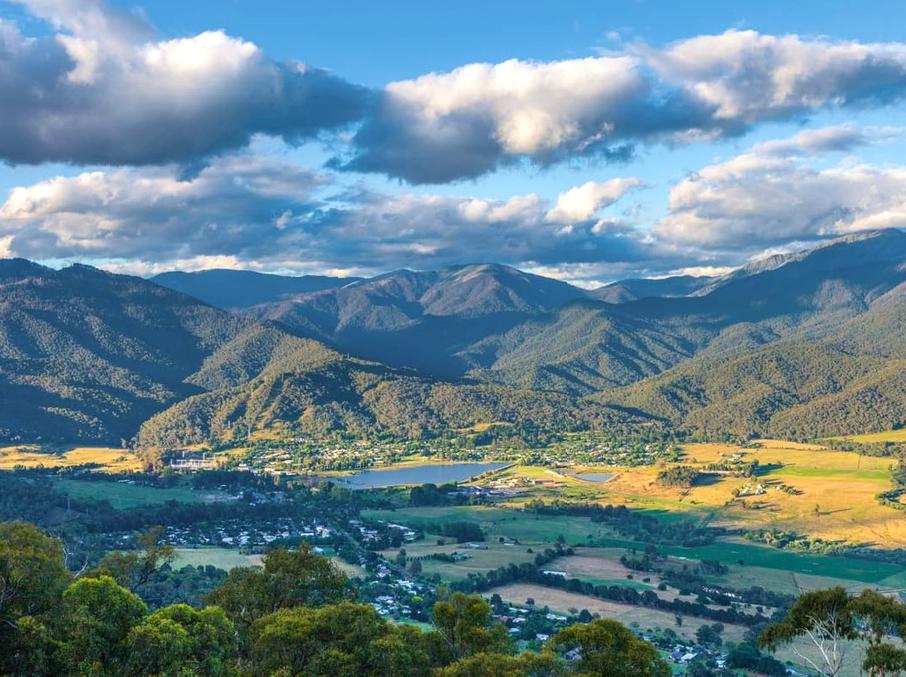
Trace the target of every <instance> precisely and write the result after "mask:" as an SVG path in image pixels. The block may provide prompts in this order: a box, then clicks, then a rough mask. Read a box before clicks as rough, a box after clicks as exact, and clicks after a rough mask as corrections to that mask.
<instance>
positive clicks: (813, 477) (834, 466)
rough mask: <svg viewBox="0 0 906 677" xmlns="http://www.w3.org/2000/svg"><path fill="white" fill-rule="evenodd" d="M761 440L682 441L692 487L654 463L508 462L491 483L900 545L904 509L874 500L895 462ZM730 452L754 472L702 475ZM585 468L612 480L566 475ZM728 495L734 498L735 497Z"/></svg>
mask: <svg viewBox="0 0 906 677" xmlns="http://www.w3.org/2000/svg"><path fill="white" fill-rule="evenodd" d="M897 432H899V431H897ZM759 444H760V446H757V447H751V448H740V447H735V446H732V445H727V444H688V445H684V446H683V447H681V449H682V452H683V454H684V458H683V459H682V460H681V461H680V462H679V463H677V464H671V465H686V466H692V467H694V468H697V469H698V470H699V471H701V472H703V473H707V474H706V475H705V476H704V477H703V478H702V479H701V480H700V481H699V482H697V483H696V484H695V485H694V486H693V487H691V488H682V487H666V486H662V485H661V484H660V483H659V482H658V480H657V475H658V473H659V472H660V471H661V470H662V469H663V467H655V466H642V467H612V466H579V467H574V468H571V469H570V470H569V471H568V474H567V471H564V473H563V474H561V473H558V472H556V471H553V470H550V469H543V468H528V467H525V466H515V467H513V468H510V469H508V470H506V471H503V472H502V473H499V474H498V475H497V476H496V477H495V480H496V481H498V482H504V483H506V482H508V483H510V484H512V485H514V486H518V487H520V489H521V493H520V494H519V495H518V496H515V497H514V498H513V499H512V500H513V502H526V501H528V500H530V499H534V498H542V499H546V500H553V499H555V498H563V499H570V500H593V501H595V502H599V503H613V504H623V505H626V506H628V507H631V508H636V509H648V510H652V511H657V512H659V513H661V514H662V515H664V516H666V515H670V514H675V515H677V516H678V517H685V518H688V517H690V516H691V517H693V518H694V517H700V518H702V519H705V518H707V519H708V520H709V522H710V523H711V524H712V525H714V526H721V525H722V526H727V527H733V528H737V527H739V528H764V529H780V530H784V531H793V532H797V533H803V534H809V535H810V536H812V537H815V538H822V539H825V540H831V541H833V540H844V541H847V542H850V543H859V544H865V545H871V544H879V545H880V544H883V546H884V547H906V520H904V519H903V518H902V513H900V512H899V511H897V510H894V509H892V508H889V507H886V506H883V505H881V504H880V503H878V501H877V499H876V496H877V494H878V493H880V492H883V491H886V490H889V489H891V488H892V487H893V481H892V468H893V465H894V464H895V460H894V459H891V458H881V457H870V456H860V455H859V454H856V453H853V452H843V451H833V450H830V449H826V448H824V447H821V446H819V445H809V444H798V443H795V442H785V441H781V440H762V441H760V443H759ZM734 455H735V456H736V458H738V459H741V460H742V461H743V462H745V463H749V462H752V461H757V462H758V464H759V470H758V474H757V476H756V477H752V478H745V477H733V476H731V475H730V474H728V473H724V474H718V473H714V472H711V473H708V472H707V470H706V467H707V466H708V465H710V464H715V463H721V462H725V461H727V460H728V459H730V458H731V457H733V456H734ZM665 467H669V466H665ZM587 472H607V473H613V477H612V478H611V479H609V481H607V482H588V481H584V480H579V479H577V478H575V477H573V476H572V475H574V474H576V473H587ZM488 482H489V480H485V481H484V482H483V483H484V484H487V483H488ZM734 493H740V494H741V496H740V497H739V498H738V499H737V498H736V497H735V496H734ZM747 494H748V495H747Z"/></svg>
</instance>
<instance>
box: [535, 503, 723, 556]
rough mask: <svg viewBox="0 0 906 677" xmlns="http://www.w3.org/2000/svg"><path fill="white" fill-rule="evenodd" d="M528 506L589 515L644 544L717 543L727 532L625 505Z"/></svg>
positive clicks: (546, 512)
mask: <svg viewBox="0 0 906 677" xmlns="http://www.w3.org/2000/svg"><path fill="white" fill-rule="evenodd" d="M525 509H526V510H528V511H531V512H535V513H537V514H539V515H572V516H577V517H588V518H589V519H590V520H591V521H592V522H601V523H604V524H607V525H608V526H611V527H613V529H614V530H615V531H617V532H618V533H619V534H621V535H622V536H626V537H629V538H632V539H633V540H636V541H639V542H641V543H660V544H663V545H682V546H687V547H691V546H697V545H707V544H709V543H713V542H714V539H715V538H717V537H718V536H720V535H722V534H724V533H725V530H724V529H721V528H717V527H706V526H701V525H700V524H698V523H696V522H693V521H691V520H679V521H675V522H662V521H660V520H658V519H656V518H654V517H651V516H650V515H645V514H642V513H640V512H638V511H632V510H630V509H629V508H627V507H626V506H624V505H600V504H598V503H573V502H567V501H560V500H555V501H553V502H550V503H546V502H545V501H543V500H541V499H537V500H533V501H530V502H529V503H528V504H526V506H525Z"/></svg>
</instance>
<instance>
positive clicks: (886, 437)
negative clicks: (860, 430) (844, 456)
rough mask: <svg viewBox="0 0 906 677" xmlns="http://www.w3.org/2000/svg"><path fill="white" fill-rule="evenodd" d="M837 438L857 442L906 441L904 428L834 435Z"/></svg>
mask: <svg viewBox="0 0 906 677" xmlns="http://www.w3.org/2000/svg"><path fill="white" fill-rule="evenodd" d="M834 439H838V440H849V441H850V442H856V443H857V444H874V443H876V442H906V428H900V429H899V430H886V431H884V432H880V433H866V434H865V435H846V436H844V437H836V438H834Z"/></svg>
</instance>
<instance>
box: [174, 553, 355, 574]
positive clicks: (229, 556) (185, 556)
mask: <svg viewBox="0 0 906 677" xmlns="http://www.w3.org/2000/svg"><path fill="white" fill-rule="evenodd" d="M330 559H331V561H332V562H333V563H334V566H336V567H337V568H338V569H339V570H340V571H342V572H343V573H345V574H346V575H347V576H349V577H350V578H352V577H355V576H359V577H361V576H363V575H364V574H365V570H364V569H362V568H361V567H358V566H356V565H355V564H349V563H347V562H344V561H343V560H341V559H340V558H338V557H331V558H330ZM209 564H210V565H211V566H215V567H217V568H218V569H224V570H225V571H229V570H230V569H234V568H236V567H248V566H257V565H260V564H261V555H245V554H242V553H241V552H239V551H238V550H236V549H233V548H217V547H198V548H176V557H175V558H174V559H173V567H174V568H179V567H184V566H193V567H197V566H207V565H209Z"/></svg>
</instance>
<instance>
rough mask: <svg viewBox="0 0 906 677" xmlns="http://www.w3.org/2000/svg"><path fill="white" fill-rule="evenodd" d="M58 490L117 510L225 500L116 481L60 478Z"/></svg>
mask: <svg viewBox="0 0 906 677" xmlns="http://www.w3.org/2000/svg"><path fill="white" fill-rule="evenodd" d="M56 488H57V490H58V491H60V492H62V493H64V494H69V495H70V496H72V497H73V498H87V499H94V500H97V501H108V502H109V503H110V505H112V506H113V507H114V508H117V509H124V508H135V507H139V506H145V505H156V504H160V503H166V502H167V501H178V502H180V503H207V502H212V501H216V500H221V499H222V498H223V496H222V494H219V493H217V492H213V491H204V492H202V491H193V490H192V489H191V488H189V487H185V486H177V487H168V488H158V487H149V486H144V485H140V484H131V483H127V482H119V481H115V480H97V481H89V480H71V479H58V480H56Z"/></svg>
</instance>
